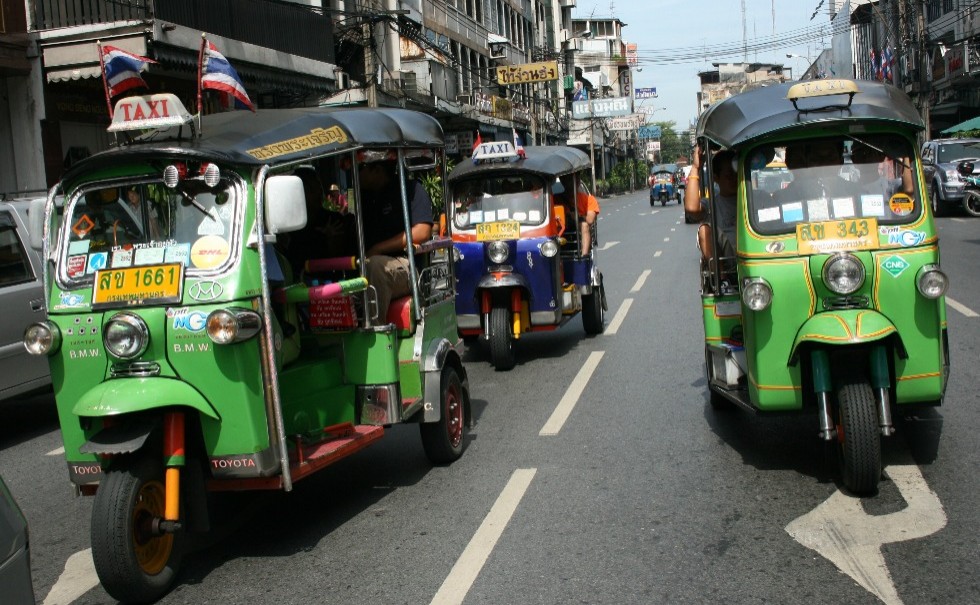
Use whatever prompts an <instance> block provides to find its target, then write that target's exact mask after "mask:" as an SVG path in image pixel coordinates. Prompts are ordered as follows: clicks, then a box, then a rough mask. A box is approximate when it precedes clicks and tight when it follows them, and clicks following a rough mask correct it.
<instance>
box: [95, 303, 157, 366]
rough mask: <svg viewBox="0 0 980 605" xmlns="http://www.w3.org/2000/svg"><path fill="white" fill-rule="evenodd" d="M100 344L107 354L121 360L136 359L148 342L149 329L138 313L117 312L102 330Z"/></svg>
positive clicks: (144, 349) (144, 350)
mask: <svg viewBox="0 0 980 605" xmlns="http://www.w3.org/2000/svg"><path fill="white" fill-rule="evenodd" d="M102 344H104V345H105V348H106V350H107V351H109V354H110V355H112V356H113V357H118V358H119V359H122V360H130V359H136V358H137V357H139V356H140V355H142V354H143V353H145V352H146V347H147V346H149V344H150V329H149V328H147V327H146V322H145V321H143V318H142V317H140V316H139V315H136V314H134V313H129V312H123V313H117V314H115V315H113V316H112V318H111V319H109V321H108V322H106V324H105V328H103V330H102Z"/></svg>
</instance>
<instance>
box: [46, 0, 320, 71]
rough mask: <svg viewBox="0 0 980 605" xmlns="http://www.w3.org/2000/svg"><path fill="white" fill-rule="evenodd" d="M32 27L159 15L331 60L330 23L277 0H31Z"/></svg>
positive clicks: (219, 33) (192, 26)
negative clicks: (204, 0) (32, 0)
mask: <svg viewBox="0 0 980 605" xmlns="http://www.w3.org/2000/svg"><path fill="white" fill-rule="evenodd" d="M31 12H32V16H33V21H34V27H35V28H36V29H38V30H51V29H59V28H65V27H77V26H82V25H88V26H90V25H97V24H100V23H112V22H115V21H130V20H150V19H154V20H157V19H158V20H161V21H167V22H169V23H173V24H175V25H182V26H184V27H187V28H190V29H195V30H199V31H202V32H205V33H208V34H213V35H215V36H221V37H224V38H229V39H232V40H238V41H240V42H245V43H248V44H254V45H256V46H261V47H264V48H270V49H272V50H277V51H280V52H284V53H288V54H291V55H297V56H300V57H306V58H309V59H314V60H317V61H325V62H328V63H332V62H333V24H332V22H331V20H330V18H329V17H327V16H324V15H323V14H321V13H318V12H315V11H313V10H311V9H309V8H308V7H304V6H299V5H296V4H293V3H290V2H278V1H276V0H207V1H206V2H202V1H201V0H163V1H154V0H34V2H32V9H31Z"/></svg>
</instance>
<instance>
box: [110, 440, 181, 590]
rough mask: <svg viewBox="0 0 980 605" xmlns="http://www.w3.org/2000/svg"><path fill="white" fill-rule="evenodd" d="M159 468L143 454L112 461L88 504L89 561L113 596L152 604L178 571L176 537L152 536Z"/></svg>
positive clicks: (159, 497) (159, 506)
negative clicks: (90, 514)
mask: <svg viewBox="0 0 980 605" xmlns="http://www.w3.org/2000/svg"><path fill="white" fill-rule="evenodd" d="M162 480H163V469H162V466H161V464H160V463H159V462H158V461H156V460H153V459H151V458H150V457H148V456H140V457H137V458H132V459H129V460H120V461H116V462H115V463H114V464H113V466H112V468H110V469H109V471H108V472H107V473H106V475H105V479H104V480H103V481H102V483H101V485H100V486H99V491H98V492H96V495H95V502H94V503H93V506H92V559H93V560H94V562H95V571H96V573H97V574H98V576H99V580H100V581H101V582H102V586H103V587H104V588H105V590H106V592H108V593H109V594H110V595H111V596H112V597H113V598H115V599H118V600H120V601H125V602H134V603H141V602H147V601H155V600H157V599H159V598H160V597H161V596H163V595H164V594H165V593H166V592H167V590H168V589H169V588H170V585H171V583H172V582H173V580H174V578H175V576H176V574H177V569H178V568H179V567H180V555H181V553H180V550H181V549H180V541H181V537H182V534H181V533H180V532H177V533H158V532H156V531H154V529H155V528H154V526H155V525H156V523H155V521H157V520H159V519H162V518H163V514H164V486H163V481H162Z"/></svg>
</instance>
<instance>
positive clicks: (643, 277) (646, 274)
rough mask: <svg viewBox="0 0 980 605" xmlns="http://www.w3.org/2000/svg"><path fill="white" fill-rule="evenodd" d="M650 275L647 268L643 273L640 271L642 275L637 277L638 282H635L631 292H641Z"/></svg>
mask: <svg viewBox="0 0 980 605" xmlns="http://www.w3.org/2000/svg"><path fill="white" fill-rule="evenodd" d="M649 276H650V270H649V269H647V270H645V271H644V272H643V273H640V276H639V277H637V278H636V283H635V284H633V288H632V289H631V290H630V292H639V291H640V288H642V287H643V284H644V283H646V281H647V277H649Z"/></svg>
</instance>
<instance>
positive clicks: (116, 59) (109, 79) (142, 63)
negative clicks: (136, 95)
mask: <svg viewBox="0 0 980 605" xmlns="http://www.w3.org/2000/svg"><path fill="white" fill-rule="evenodd" d="M100 48H101V49H102V55H101V57H100V59H101V60H102V76H103V78H105V85H106V94H107V95H108V96H109V97H110V98H111V97H115V96H116V95H119V94H121V93H123V92H126V91H127V90H129V89H130V88H136V87H137V86H142V87H144V88H147V86H146V82H144V81H143V77H142V76H140V72H141V71H143V70H144V69H146V66H147V64H148V63H156V61H154V60H153V59H147V58H146V57H141V56H139V55H134V54H133V53H130V52H126V51H124V50H122V49H121V48H116V47H115V46H101V45H100Z"/></svg>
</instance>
